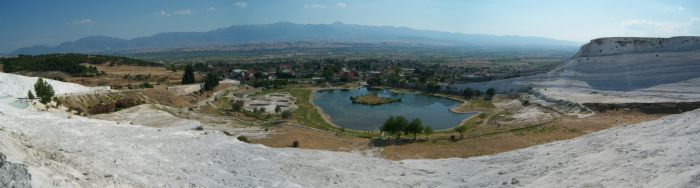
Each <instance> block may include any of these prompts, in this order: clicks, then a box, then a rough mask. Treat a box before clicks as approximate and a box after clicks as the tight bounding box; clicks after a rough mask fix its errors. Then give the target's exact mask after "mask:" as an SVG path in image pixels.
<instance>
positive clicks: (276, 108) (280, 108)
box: [275, 105, 282, 113]
mask: <svg viewBox="0 0 700 188" xmlns="http://www.w3.org/2000/svg"><path fill="white" fill-rule="evenodd" d="M280 112H282V107H280V106H279V105H277V106H275V113H280Z"/></svg>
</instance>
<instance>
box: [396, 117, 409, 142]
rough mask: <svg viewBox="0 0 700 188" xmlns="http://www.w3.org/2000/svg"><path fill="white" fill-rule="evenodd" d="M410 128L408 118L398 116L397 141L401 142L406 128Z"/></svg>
mask: <svg viewBox="0 0 700 188" xmlns="http://www.w3.org/2000/svg"><path fill="white" fill-rule="evenodd" d="M407 126H408V120H406V117H403V116H397V117H396V119H395V120H394V133H396V139H397V140H399V139H401V132H405V131H404V130H406V127H407Z"/></svg>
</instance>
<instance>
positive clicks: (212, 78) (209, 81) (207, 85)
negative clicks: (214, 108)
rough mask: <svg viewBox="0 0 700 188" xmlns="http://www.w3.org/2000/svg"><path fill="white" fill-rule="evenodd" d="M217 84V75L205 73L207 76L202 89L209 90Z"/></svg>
mask: <svg viewBox="0 0 700 188" xmlns="http://www.w3.org/2000/svg"><path fill="white" fill-rule="evenodd" d="M218 85H219V75H218V74H216V73H213V72H210V73H207V78H206V79H205V80H204V85H202V90H204V91H210V90H212V89H214V88H215V87H216V86H218Z"/></svg>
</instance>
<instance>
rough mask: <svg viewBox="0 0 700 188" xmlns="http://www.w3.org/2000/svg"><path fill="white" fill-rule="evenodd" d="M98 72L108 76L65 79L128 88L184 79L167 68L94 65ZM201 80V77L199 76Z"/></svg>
mask: <svg viewBox="0 0 700 188" xmlns="http://www.w3.org/2000/svg"><path fill="white" fill-rule="evenodd" d="M94 66H96V67H97V69H98V70H100V71H104V72H105V73H106V74H107V75H104V76H97V77H65V79H66V81H68V82H73V83H78V84H81V85H87V86H113V87H120V86H121V87H126V86H128V85H141V84H143V83H144V82H149V83H151V84H153V85H158V84H164V85H174V84H179V83H180V81H181V78H182V71H178V72H173V71H171V70H168V69H166V68H165V67H150V66H135V65H115V66H109V65H107V64H102V65H94ZM198 78H199V79H201V76H200V75H198Z"/></svg>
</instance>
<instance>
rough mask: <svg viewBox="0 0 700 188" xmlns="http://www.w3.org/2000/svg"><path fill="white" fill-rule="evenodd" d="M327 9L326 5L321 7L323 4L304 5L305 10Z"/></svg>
mask: <svg viewBox="0 0 700 188" xmlns="http://www.w3.org/2000/svg"><path fill="white" fill-rule="evenodd" d="M326 7H327V6H326V5H321V4H313V5H304V8H312V9H316V8H318V9H322V8H326Z"/></svg>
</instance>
